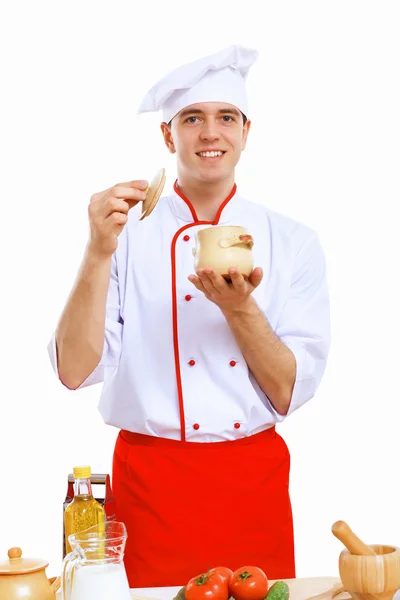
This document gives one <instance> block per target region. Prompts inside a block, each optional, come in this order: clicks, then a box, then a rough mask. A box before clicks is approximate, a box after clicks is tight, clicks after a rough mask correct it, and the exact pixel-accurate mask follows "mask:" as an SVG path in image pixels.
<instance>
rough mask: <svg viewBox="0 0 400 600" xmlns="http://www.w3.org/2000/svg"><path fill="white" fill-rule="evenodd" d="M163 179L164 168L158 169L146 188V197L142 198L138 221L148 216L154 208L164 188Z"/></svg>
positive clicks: (164, 178) (164, 177)
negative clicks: (140, 213)
mask: <svg viewBox="0 0 400 600" xmlns="http://www.w3.org/2000/svg"><path fill="white" fill-rule="evenodd" d="M165 180H166V176H165V169H160V170H159V171H158V172H157V174H156V175H155V177H154V178H153V179H152V181H151V183H150V185H149V187H148V188H147V192H146V199H145V200H143V204H142V215H141V217H140V219H139V220H140V221H142V220H143V219H144V218H145V217H148V216H149V214H150V213H151V212H152V211H153V209H154V208H155V206H156V204H157V202H158V201H159V199H160V196H161V194H162V191H163V189H164V185H165Z"/></svg>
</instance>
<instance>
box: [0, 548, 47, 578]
mask: <svg viewBox="0 0 400 600" xmlns="http://www.w3.org/2000/svg"><path fill="white" fill-rule="evenodd" d="M48 564H49V563H47V562H46V561H44V560H40V559H38V558H22V550H21V548H18V547H14V548H10V550H9V551H8V560H0V575H25V574H26V573H35V572H36V571H41V570H42V569H45V568H46V567H47V566H48Z"/></svg>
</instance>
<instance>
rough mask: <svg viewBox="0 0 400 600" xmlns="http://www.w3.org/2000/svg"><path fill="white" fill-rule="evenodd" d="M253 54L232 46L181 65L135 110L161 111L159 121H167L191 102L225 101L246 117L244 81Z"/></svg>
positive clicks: (161, 81)
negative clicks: (161, 117) (161, 115)
mask: <svg viewBox="0 0 400 600" xmlns="http://www.w3.org/2000/svg"><path fill="white" fill-rule="evenodd" d="M257 57H258V52H257V50H252V49H251V48H244V47H242V46H237V45H234V46H229V47H228V48H225V49H224V50H221V51H220V52H217V53H216V54H211V55H209V56H205V57H204V58H200V59H198V60H196V61H194V62H191V63H187V64H184V65H182V66H181V67H178V68H177V69H175V70H173V71H171V72H170V73H168V74H167V75H166V76H165V77H163V78H162V79H161V80H160V81H158V82H157V83H156V84H155V85H154V86H153V87H152V88H151V89H150V90H149V91H148V92H147V94H146V95H145V97H144V98H143V100H142V102H141V104H140V107H139V110H138V113H144V112H152V111H159V110H162V111H163V120H164V121H165V122H166V123H169V122H170V120H171V119H172V118H173V117H174V116H175V115H176V114H177V113H178V112H179V111H181V110H182V109H183V108H185V107H186V106H190V105H191V104H195V103H197V102H226V103H228V104H233V105H234V106H236V107H237V108H238V109H239V110H240V111H241V112H242V113H243V114H244V115H246V117H247V116H248V101H247V94H246V87H245V80H246V78H247V75H248V72H249V69H250V67H251V65H252V64H253V63H254V62H255V61H256V60H257Z"/></svg>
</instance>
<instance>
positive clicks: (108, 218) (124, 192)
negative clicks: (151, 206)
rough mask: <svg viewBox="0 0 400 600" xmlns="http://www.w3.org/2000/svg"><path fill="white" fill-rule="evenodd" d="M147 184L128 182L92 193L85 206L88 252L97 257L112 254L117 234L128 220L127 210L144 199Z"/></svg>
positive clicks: (115, 246)
mask: <svg viewBox="0 0 400 600" xmlns="http://www.w3.org/2000/svg"><path fill="white" fill-rule="evenodd" d="M147 187H148V182H147V181H144V180H138V181H128V182H125V183H118V184H117V185H114V186H113V187H111V188H109V189H108V190H104V191H103V192H98V193H96V194H93V196H92V197H91V198H90V204H89V208H88V212H89V223H90V240H89V252H90V253H91V254H93V255H95V256H96V257H99V258H109V257H110V256H112V255H113V253H114V252H115V250H116V249H117V247H118V236H119V234H120V233H121V231H122V230H123V228H124V227H125V225H126V223H127V221H128V212H129V210H130V209H131V208H132V207H133V206H135V205H136V204H138V202H141V201H143V200H144V199H145V198H146V190H147Z"/></svg>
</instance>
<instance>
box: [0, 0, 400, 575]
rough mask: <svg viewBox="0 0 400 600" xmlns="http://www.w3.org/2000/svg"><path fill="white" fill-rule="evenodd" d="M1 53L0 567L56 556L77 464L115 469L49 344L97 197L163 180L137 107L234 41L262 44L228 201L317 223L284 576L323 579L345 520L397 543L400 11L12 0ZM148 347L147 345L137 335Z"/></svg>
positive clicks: (292, 443)
mask: <svg viewBox="0 0 400 600" xmlns="http://www.w3.org/2000/svg"><path fill="white" fill-rule="evenodd" d="M2 6H3V7H2V9H1V13H0V44H1V48H0V50H1V57H2V65H1V70H2V73H1V84H2V88H3V91H2V93H1V99H0V102H1V112H0V118H1V142H0V143H1V186H0V192H1V213H0V214H1V216H0V224H1V229H0V231H1V235H0V244H1V248H0V256H1V272H2V285H1V288H2V291H1V312H0V314H1V350H0V352H1V362H0V364H1V394H0V403H1V404H0V411H1V412H0V461H1V472H0V486H1V489H0V557H2V558H5V557H6V553H7V550H8V548H9V547H11V546H14V545H20V546H21V547H22V548H23V551H24V555H26V556H28V555H30V556H36V557H42V558H45V559H47V560H49V561H50V566H49V568H48V569H47V573H48V574H49V575H53V574H55V573H56V572H58V570H59V568H60V564H61V563H60V559H61V531H62V529H61V527H62V503H63V500H64V497H65V493H66V488H67V475H68V473H69V472H70V471H71V470H72V467H73V465H74V464H84V463H88V464H90V465H91V466H92V470H93V472H102V473H111V461H112V452H113V446H114V440H115V437H116V434H117V431H116V430H114V429H113V428H111V427H108V426H106V425H104V424H103V422H102V420H101V418H100V416H99V413H98V411H97V401H98V398H99V393H100V386H96V387H93V388H89V389H85V390H82V391H80V392H76V393H74V392H72V393H71V392H68V391H67V390H66V389H64V388H63V387H62V386H61V384H59V382H58V381H57V380H56V378H55V376H54V374H53V371H52V369H51V366H50V363H49V360H48V355H47V349H46V346H47V343H48V341H49V339H50V336H51V334H52V332H53V329H54V328H55V326H56V323H57V320H58V318H59V315H60V312H61V310H62V308H63V306H64V303H65V301H66V299H67V296H68V294H69V291H70V289H71V286H72V284H73V281H74V279H75V276H76V273H77V269H78V267H79V263H80V260H81V256H82V252H83V249H84V246H85V243H86V239H87V235H88V223H87V205H88V202H89V198H90V196H91V194H93V193H94V192H96V191H100V190H102V189H104V188H106V187H109V186H110V185H112V184H114V183H116V182H119V181H126V180H128V179H136V178H147V179H148V178H150V177H152V175H153V174H154V173H155V172H156V171H157V170H158V169H159V168H160V167H161V166H165V167H166V168H167V174H168V178H167V186H166V189H167V190H168V189H169V188H170V186H172V184H173V181H174V179H175V165H174V158H173V157H172V156H170V155H169V154H168V153H167V150H166V149H165V147H164V145H163V142H162V138H161V133H160V130H159V122H160V117H159V115H154V114H151V115H142V116H140V117H138V116H137V115H136V110H137V107H138V104H139V102H140V100H141V99H142V96H143V95H144V94H145V92H146V91H147V89H148V88H149V87H150V86H152V85H153V83H154V82H155V81H156V80H157V79H158V78H159V77H161V76H163V75H164V73H165V72H166V71H169V70H170V69H172V68H174V67H175V66H177V65H178V64H180V63H181V62H186V61H189V60H192V59H195V58H198V57H199V56H201V55H204V54H207V53H210V52H215V51H218V50H220V49H222V48H223V47H225V46H227V45H230V44H231V43H240V44H243V45H248V46H251V47H254V48H257V49H258V50H259V52H260V57H259V60H258V61H257V63H256V64H255V65H254V67H253V68H252V70H251V72H250V75H249V78H248V90H249V95H250V100H251V109H252V115H251V116H252V122H253V125H252V131H251V134H250V139H249V144H248V148H247V150H246V151H245V153H244V154H243V156H242V159H241V162H240V163H239V167H238V170H237V183H238V186H239V190H240V192H241V194H242V195H244V196H247V197H248V198H249V199H252V200H255V201H258V202H260V203H262V204H264V205H266V206H269V207H270V208H271V209H273V210H277V211H279V212H281V213H283V214H286V215H289V216H291V217H293V218H295V219H298V220H300V221H302V222H304V223H306V224H307V225H309V226H311V227H313V228H315V229H316V230H317V232H318V234H319V236H320V239H321V242H322V245H323V247H324V250H325V253H326V258H327V266H328V274H329V284H330V289H331V301H332V332H333V340H332V347H331V353H330V360H329V365H328V367H327V370H326V374H325V377H324V380H323V383H322V384H321V387H320V389H319V391H318V394H317V396H316V397H315V398H314V399H313V400H311V401H310V402H309V403H308V404H307V405H306V406H304V407H303V408H302V409H301V410H299V411H298V412H297V413H295V414H294V415H293V416H291V417H290V418H289V419H288V420H287V421H286V423H285V424H283V425H282V426H281V427H280V428H279V431H280V433H281V434H282V435H283V436H284V438H285V439H286V441H287V443H288V445H289V448H290V451H291V454H292V472H291V494H292V502H293V511H294V520H295V543H296V558H297V574H298V576H300V577H302V576H315V575H336V574H337V573H338V565H337V561H338V555H339V552H340V550H341V549H342V545H341V544H340V542H339V541H338V540H336V538H334V537H333V535H332V533H331V531H330V528H331V526H332V524H333V522H334V521H336V520H337V519H345V520H347V521H348V523H349V524H350V526H351V527H352V528H353V529H354V530H355V531H356V533H358V534H359V535H360V537H361V538H363V539H364V540H365V541H367V542H369V543H374V542H382V543H388V544H397V545H399V546H400V514H399V513H400V511H399V506H400V504H399V495H398V491H399V479H400V469H399V467H398V464H399V461H398V437H399V417H400V409H399V388H398V378H399V372H400V367H399V349H398V342H399V339H400V322H399V310H398V309H399V287H398V278H399V268H398V261H399V255H400V254H399V245H400V244H399V235H398V221H397V205H398V202H399V191H400V190H399V187H400V185H399V159H400V142H399V140H400V118H399V113H400V110H399V107H400V88H399V56H400V35H399V30H400V4H399V2H397V1H385V0H381V1H378V0H377V1H375V2H371V1H368V0H360V1H355V0H346V1H343V0H335V1H330V2H328V1H324V0H315V1H301V0H294V1H283V0H279V1H274V2H260V4H258V0H257V3H256V2H254V1H252V0H246V2H243V3H241V2H233V1H232V0H231V1H229V2H217V1H214V0H213V1H212V2H208V1H205V0H202V1H201V2H187V1H186V2H183V1H182V2H178V1H175V0H172V1H164V2H160V3H159V5H158V4H157V3H155V2H152V1H151V0H150V1H148V2H133V1H132V2H116V1H115V0H114V1H113V2H108V3H104V2H84V1H83V0H81V1H80V2H75V1H69V2H54V1H48V2H43V1H42V2H39V1H36V2H28V1H27V2H11V1H10V2H8V3H4V4H3V5H2ZM139 342H140V340H139Z"/></svg>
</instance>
